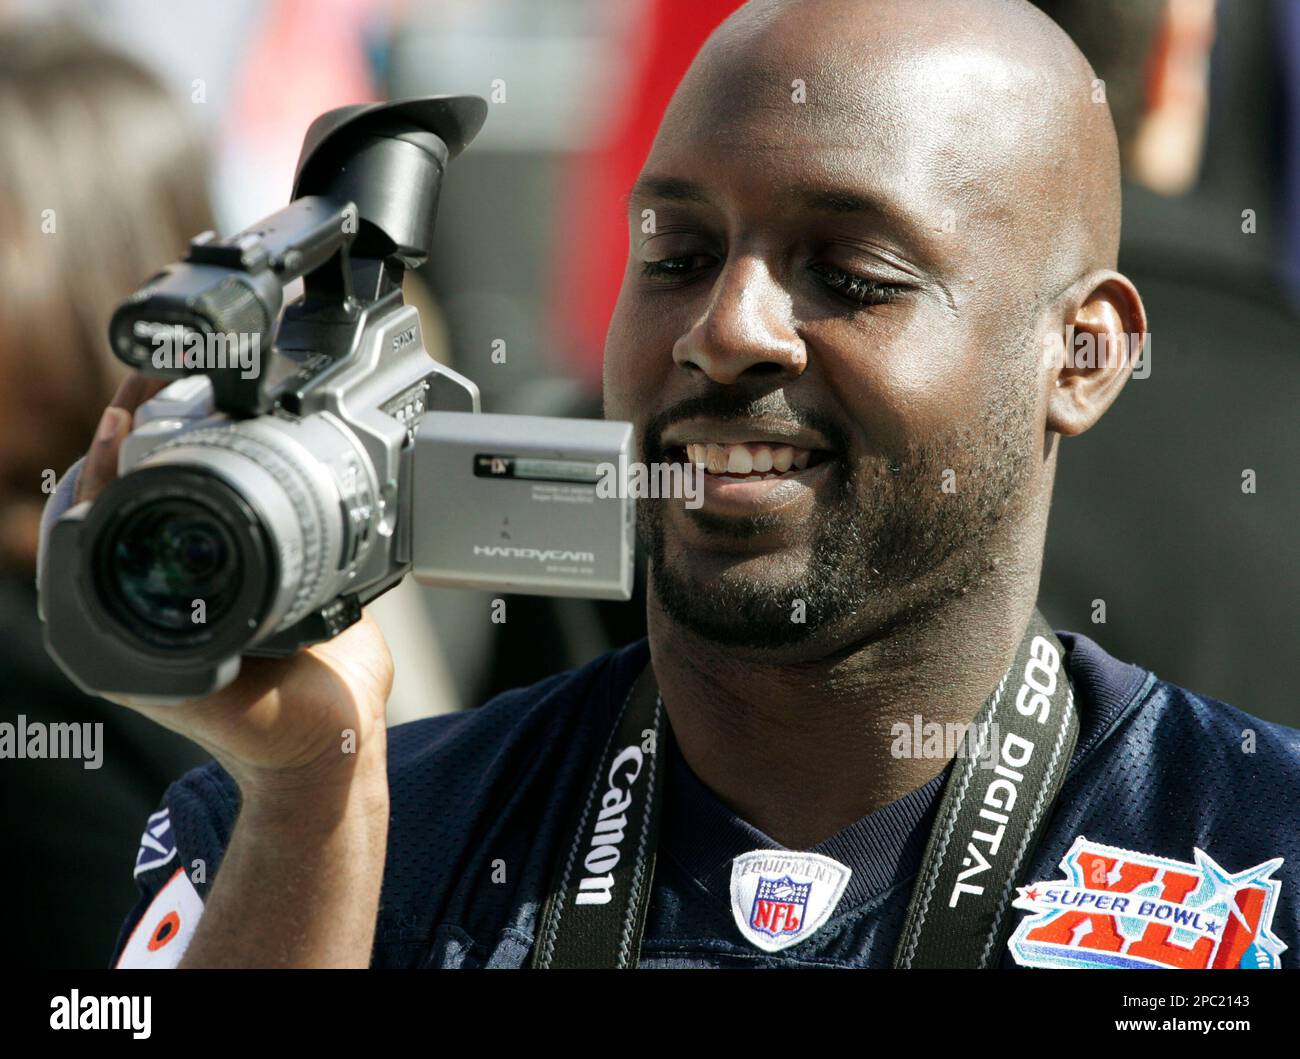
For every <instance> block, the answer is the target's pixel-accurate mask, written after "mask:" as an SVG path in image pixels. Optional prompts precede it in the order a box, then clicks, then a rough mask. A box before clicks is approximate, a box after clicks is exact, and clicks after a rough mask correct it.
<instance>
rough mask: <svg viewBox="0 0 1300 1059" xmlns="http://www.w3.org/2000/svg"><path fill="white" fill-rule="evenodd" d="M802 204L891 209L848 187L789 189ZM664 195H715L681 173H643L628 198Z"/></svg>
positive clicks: (679, 198)
mask: <svg viewBox="0 0 1300 1059" xmlns="http://www.w3.org/2000/svg"><path fill="white" fill-rule="evenodd" d="M787 193H788V194H789V195H790V196H791V197H792V198H793V200H794V201H795V203H797V204H798V205H799V206H801V207H803V208H804V209H807V210H812V211H814V212H817V213H837V214H848V213H871V214H876V215H887V214H889V213H891V212H892V211H890V210H889V209H888V208H886V207H885V206H884V204H882V203H881V202H880V201H879V200H877V199H876V198H874V197H872V196H870V195H865V194H860V193H858V192H855V191H850V190H848V189H846V188H792V189H790V190H789V191H788V192H787ZM637 199H663V200H666V201H668V202H693V203H696V204H697V205H701V206H708V205H711V204H712V202H713V199H712V198H711V197H710V196H709V193H708V192H707V191H705V190H704V188H703V186H702V185H700V184H697V183H696V182H695V181H693V180H682V179H680V178H678V177H659V176H643V177H641V178H640V179H639V180H638V181H637V182H636V184H635V185H633V187H632V190H631V191H630V192H629V193H628V194H627V197H626V201H627V202H628V203H631V202H632V201H633V200H637Z"/></svg>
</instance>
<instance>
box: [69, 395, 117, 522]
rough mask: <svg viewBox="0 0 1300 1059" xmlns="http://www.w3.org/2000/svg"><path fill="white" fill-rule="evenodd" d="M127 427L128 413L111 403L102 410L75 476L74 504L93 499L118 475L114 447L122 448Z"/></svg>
mask: <svg viewBox="0 0 1300 1059" xmlns="http://www.w3.org/2000/svg"><path fill="white" fill-rule="evenodd" d="M119 392H121V391H119ZM130 430H131V413H130V412H128V411H127V410H126V409H125V408H119V407H116V406H113V405H109V407H107V408H105V409H104V414H103V415H102V416H101V417H100V420H99V426H97V427H96V428H95V438H94V440H93V441H92V442H91V443H90V449H89V450H88V451H87V453H86V462H85V463H83V464H82V465H81V473H80V474H79V475H77V489H76V492H75V494H74V496H73V500H74V501H75V502H76V503H78V504H79V503H81V502H82V501H83V500H94V499H95V497H97V496H98V495H99V494H100V492H102V491H103V488H104V486H106V485H108V483H109V482H111V481H112V480H113V479H114V478H116V477H117V450H118V449H120V448H121V447H122V439H123V438H125V437H126V435H127V434H128V433H129V432H130Z"/></svg>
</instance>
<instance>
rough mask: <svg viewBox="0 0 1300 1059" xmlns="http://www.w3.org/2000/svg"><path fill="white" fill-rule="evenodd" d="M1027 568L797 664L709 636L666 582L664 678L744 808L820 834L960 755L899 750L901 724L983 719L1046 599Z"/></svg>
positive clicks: (700, 770)
mask: <svg viewBox="0 0 1300 1059" xmlns="http://www.w3.org/2000/svg"><path fill="white" fill-rule="evenodd" d="M1005 573H1006V574H1010V571H1005ZM1017 573H1018V576H1017V575H1014V574H1013V575H1011V576H1004V577H1000V578H998V579H997V580H996V581H991V582H986V583H985V584H983V585H981V586H979V587H978V588H976V589H974V590H972V591H970V592H968V593H967V594H966V595H963V596H959V597H957V598H955V599H953V600H951V601H950V602H948V603H945V604H944V605H943V606H942V607H941V608H939V609H938V610H936V611H934V612H932V613H929V614H927V615H926V616H924V617H920V618H916V619H914V620H912V621H902V622H899V623H897V624H895V625H893V626H892V627H891V628H890V629H889V631H887V632H884V633H882V634H881V635H880V636H879V637H877V638H874V639H872V640H870V641H868V642H866V643H863V644H862V645H860V646H859V647H857V648H856V649H854V650H853V651H852V652H851V653H850V654H848V655H843V654H840V655H836V656H833V657H831V658H829V659H816V660H812V661H801V662H798V663H792V664H787V663H781V662H776V663H768V662H765V661H763V660H762V655H761V652H757V651H745V652H737V651H735V650H733V649H730V648H727V647H721V646H719V645H717V644H714V643H711V642H709V641H706V640H703V639H701V638H700V637H698V636H695V635H694V634H692V633H690V632H688V631H687V630H685V629H682V628H681V627H680V626H678V625H677V624H676V623H674V622H673V621H671V619H669V618H668V616H667V615H666V614H664V612H663V611H662V610H661V609H660V608H659V606H658V604H657V601H656V600H655V598H654V594H653V591H652V592H651V599H650V607H649V631H650V649H651V657H652V661H653V665H654V671H655V677H656V680H657V681H658V684H659V689H660V693H661V694H662V696H663V701H664V708H665V709H666V710H667V713H668V717H669V720H670V721H671V723H672V728H673V734H674V737H675V739H676V741H677V745H678V747H679V749H680V751H681V753H682V755H683V756H684V757H685V759H686V762H687V764H689V765H690V767H691V769H692V770H693V771H694V772H695V774H696V775H697V776H698V777H699V778H700V779H701V780H702V781H703V782H704V783H705V785H707V786H708V787H709V788H710V789H712V790H713V792H714V793H715V794H716V795H717V796H718V797H719V798H721V799H722V801H723V802H724V803H726V804H727V805H728V806H729V807H730V808H731V809H732V810H733V811H734V812H736V813H737V814H738V815H739V816H740V817H741V818H742V819H744V820H746V821H748V822H749V823H750V824H752V825H753V826H755V827H757V828H758V829H759V830H761V831H762V832H764V833H765V834H767V835H770V836H771V837H772V838H774V839H776V841H778V842H780V843H781V844H782V845H784V846H786V847H788V848H791V849H808V848H810V847H812V846H815V845H817V844H818V843H820V842H822V841H824V840H825V839H827V838H829V837H830V836H831V835H833V834H835V833H837V832H838V831H841V830H842V829H843V828H845V827H847V826H848V825H849V824H851V823H853V822H854V821H855V820H858V819H860V818H861V817H863V816H866V815H868V814H869V813H872V812H874V811H875V810H877V809H879V808H881V807H883V806H885V805H888V804H889V803H890V802H893V801H896V800H897V799H898V798H900V797H902V796H903V795H904V794H906V793H908V792H909V791H912V790H915V789H916V788H917V787H920V786H922V785H923V784H925V783H926V782H927V781H928V780H930V779H932V778H933V777H934V776H936V775H938V774H939V773H940V772H941V771H943V769H944V767H945V766H946V765H947V763H948V761H949V760H950V758H949V757H922V756H920V755H919V754H918V753H916V752H915V750H914V751H913V753H911V754H910V755H908V756H895V754H894V753H892V752H891V750H892V748H893V747H894V746H895V744H896V742H897V740H896V737H895V734H894V732H893V731H892V729H893V727H894V725H896V724H899V723H902V724H905V725H907V727H908V730H909V731H910V730H912V728H913V722H914V718H916V717H917V716H919V717H920V719H921V722H922V724H928V723H930V722H938V723H939V724H941V725H948V724H968V723H969V722H970V721H972V720H973V719H974V717H975V715H976V714H977V713H978V712H979V709H980V707H981V706H982V705H983V704H984V701H985V700H986V699H987V698H988V696H989V695H990V694H992V692H993V690H994V689H995V688H996V687H997V684H998V682H999V681H1000V680H1001V679H1002V676H1003V674H1004V673H1005V672H1006V670H1007V668H1008V667H1009V666H1010V665H1011V662H1012V660H1013V658H1014V656H1015V652H1016V648H1017V647H1018V646H1019V644H1020V641H1021V638H1022V637H1023V635H1024V631H1025V629H1026V627H1027V626H1028V624H1029V618H1030V615H1031V614H1032V612H1033V609H1034V601H1035V589H1036V587H1037V581H1038V578H1037V573H1038V571H1037V569H1034V570H1033V571H1032V576H1030V577H1026V576H1025V575H1026V574H1027V573H1028V571H1018V572H1017ZM756 656H757V657H756ZM945 730H946V729H945ZM945 745H947V744H946V743H945Z"/></svg>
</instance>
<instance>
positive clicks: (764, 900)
mask: <svg viewBox="0 0 1300 1059" xmlns="http://www.w3.org/2000/svg"><path fill="white" fill-rule="evenodd" d="M852 874H853V872H852V870H851V869H849V868H847V867H845V866H844V865H843V864H841V863H840V862H839V861H837V860H832V859H831V858H830V857H823V856H821V855H820V854H818V853H791V852H790V851H789V850H787V849H760V850H755V851H754V852H753V853H745V854H743V855H741V856H739V857H737V858H736V859H735V860H733V861H732V862H731V914H732V915H733V916H735V917H736V926H738V927H739V928H740V933H741V934H743V935H744V936H745V940H746V941H748V942H750V943H751V944H752V945H756V946H758V948H760V949H762V950H763V951H764V952H779V951H780V950H781V949H786V948H789V947H790V946H791V945H795V944H797V943H799V942H801V941H804V940H805V939H806V938H807V937H808V936H809V935H811V934H812V933H814V932H815V931H816V930H817V929H818V928H820V927H821V926H822V925H823V924H824V923H825V922H826V921H827V920H828V919H830V917H831V913H832V912H834V911H835V906H836V905H837V904H839V901H840V897H841V896H843V894H844V887H845V886H847V885H848V882H849V876H850V875H852Z"/></svg>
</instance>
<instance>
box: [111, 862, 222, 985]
mask: <svg viewBox="0 0 1300 1059" xmlns="http://www.w3.org/2000/svg"><path fill="white" fill-rule="evenodd" d="M202 915H203V898H201V897H200V896H199V892H198V891H197V890H196V889H194V884H193V883H192V882H190V880H189V876H187V875H186V874H185V871H184V869H182V868H177V869H176V871H175V872H174V873H173V875H172V877H171V878H170V879H168V880H167V885H166V886H164V887H163V888H162V889H161V890H159V891H158V893H157V894H156V895H155V896H154V899H153V900H152V901H151V902H150V903H149V908H148V910H147V911H146V912H145V914H144V915H142V916H141V917H140V921H139V922H138V923H136V925H135V930H133V931H132V932H131V937H130V938H128V939H127V942H126V945H125V947H123V949H122V956H121V958H120V959H119V960H118V961H117V966H118V968H119V969H121V968H140V967H144V968H153V969H156V970H164V969H167V968H171V967H175V966H176V965H177V964H178V963H180V962H181V957H182V956H184V955H185V950H186V949H187V948H189V944H190V940H191V939H192V938H193V937H194V931H195V930H196V929H198V925H199V918H200V917H201V916H202Z"/></svg>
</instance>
